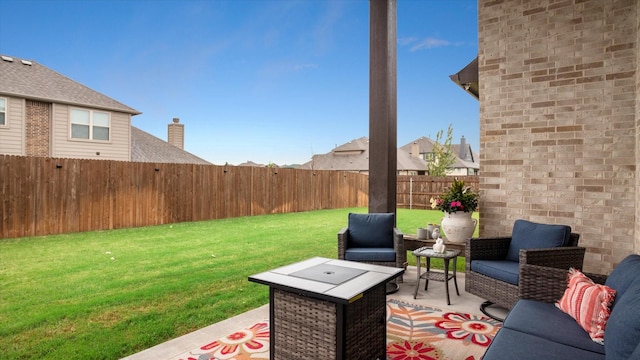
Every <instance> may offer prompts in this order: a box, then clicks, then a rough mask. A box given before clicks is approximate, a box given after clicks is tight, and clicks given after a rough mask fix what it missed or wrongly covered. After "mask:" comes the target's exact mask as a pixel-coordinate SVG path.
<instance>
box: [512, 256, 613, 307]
mask: <svg viewBox="0 0 640 360" xmlns="http://www.w3.org/2000/svg"><path fill="white" fill-rule="evenodd" d="M568 274H569V270H567V269H560V268H554V267H548V266H539V265H531V264H523V263H520V282H519V284H518V295H519V296H520V297H521V298H523V299H531V300H538V301H543V302H548V303H554V302H556V301H558V300H560V298H561V297H562V295H563V294H564V291H565V290H566V289H567V280H568ZM584 274H585V275H586V276H588V277H589V278H590V279H591V280H593V281H594V282H595V283H597V284H604V283H605V281H606V280H607V275H602V274H594V273H584Z"/></svg>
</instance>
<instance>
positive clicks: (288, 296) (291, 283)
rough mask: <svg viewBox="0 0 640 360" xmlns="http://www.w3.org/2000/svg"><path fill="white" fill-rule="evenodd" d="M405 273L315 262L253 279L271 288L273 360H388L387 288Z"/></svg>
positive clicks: (349, 263) (251, 278) (340, 262)
mask: <svg viewBox="0 0 640 360" xmlns="http://www.w3.org/2000/svg"><path fill="white" fill-rule="evenodd" d="M403 272H404V269H401V268H394V267H388V266H379V265H369V264H364V263H360V262H352V261H344V260H334V259H326V258H320V257H315V258H311V259H308V260H305V261H301V262H298V263H295V264H291V265H287V266H283V267H280V268H277V269H273V270H270V271H267V272H263V273H260V274H256V275H252V276H249V281H253V282H256V283H259V284H264V285H269V302H270V306H269V317H270V337H271V341H270V342H271V353H270V356H271V359H278V360H289V359H290V360H294V359H295V360H298V359H349V360H352V359H366V360H371V359H380V360H383V359H386V343H387V324H386V300H387V298H386V294H385V293H386V283H387V282H389V281H390V280H393V279H395V278H396V277H398V276H400V275H402V273H403Z"/></svg>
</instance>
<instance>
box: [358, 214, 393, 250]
mask: <svg viewBox="0 0 640 360" xmlns="http://www.w3.org/2000/svg"><path fill="white" fill-rule="evenodd" d="M394 225H395V221H394V214H393V213H379V214H354V213H349V225H348V227H349V236H348V238H347V239H348V240H347V246H346V248H347V249H350V248H391V249H393V227H394Z"/></svg>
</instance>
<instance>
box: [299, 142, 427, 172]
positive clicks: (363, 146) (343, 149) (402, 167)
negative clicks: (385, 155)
mask: <svg viewBox="0 0 640 360" xmlns="http://www.w3.org/2000/svg"><path fill="white" fill-rule="evenodd" d="M397 167H398V175H424V174H425V171H426V169H427V163H426V162H424V160H421V159H419V158H417V157H412V156H411V155H410V154H409V153H408V152H406V151H403V150H398V157H397ZM298 169H315V170H340V171H350V172H357V173H363V174H368V173H369V139H368V138H367V137H361V138H359V139H355V140H352V141H350V142H348V143H346V144H343V145H340V146H338V147H336V148H335V149H333V150H332V151H331V152H329V153H327V154H321V155H314V156H313V157H312V158H311V161H309V162H307V163H305V164H302V165H300V166H298Z"/></svg>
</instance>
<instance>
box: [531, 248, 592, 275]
mask: <svg viewBox="0 0 640 360" xmlns="http://www.w3.org/2000/svg"><path fill="white" fill-rule="evenodd" d="M585 251H586V249H585V248H583V247H578V246H571V247H569V246H566V247H554V248H545V249H521V250H520V254H519V255H520V264H530V265H540V266H547V267H553V268H558V269H564V270H567V269H569V268H576V269H582V265H583V263H584V254H585Z"/></svg>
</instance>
